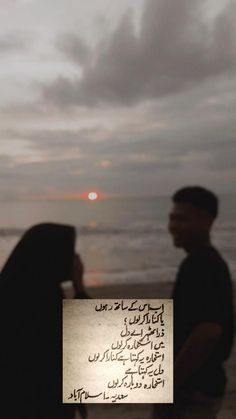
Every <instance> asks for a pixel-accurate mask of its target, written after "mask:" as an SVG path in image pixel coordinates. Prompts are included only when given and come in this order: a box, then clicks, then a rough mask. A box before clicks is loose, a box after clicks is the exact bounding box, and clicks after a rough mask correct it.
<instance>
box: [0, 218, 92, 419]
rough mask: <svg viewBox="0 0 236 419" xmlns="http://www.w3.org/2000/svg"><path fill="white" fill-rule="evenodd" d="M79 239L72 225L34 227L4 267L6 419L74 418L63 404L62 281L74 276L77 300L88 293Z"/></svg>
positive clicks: (0, 306) (0, 315)
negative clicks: (79, 254) (84, 284)
mask: <svg viewBox="0 0 236 419" xmlns="http://www.w3.org/2000/svg"><path fill="white" fill-rule="evenodd" d="M75 239H76V234H75V229H74V228H73V227H71V226H65V225H60V224H52V223H45V224H39V225H36V226H33V227H32V228H30V229H29V230H28V231H26V233H25V234H24V235H23V237H22V239H21V240H20V241H19V243H18V244H17V245H16V247H15V249H14V250H13V252H12V253H11V255H10V257H9V259H8V260H7V262H6V264H5V266H4V267H3V269H2V272H1V275H0V295H1V303H0V324H1V330H0V333H1V344H0V348H1V349H0V363H1V367H0V375H1V381H2V385H3V390H2V391H1V393H0V394H1V403H0V409H2V410H3V408H5V409H6V413H5V415H4V418H5V419H11V418H12V419H13V418H15V419H16V418H17V419H36V418H37V419H39V418H40V419H72V418H73V417H74V413H75V410H74V405H67V404H66V405H65V404H64V405H63V404H62V402H61V400H62V299H63V292H62V288H61V283H62V282H63V281H68V280H72V279H73V278H76V281H77V286H76V294H77V295H76V296H77V298H86V297H87V296H86V293H85V292H84V289H83V282H82V274H83V266H82V263H81V261H80V259H79V257H78V255H77V256H76V255H75ZM81 413H82V414H84V411H83V410H82V409H81Z"/></svg>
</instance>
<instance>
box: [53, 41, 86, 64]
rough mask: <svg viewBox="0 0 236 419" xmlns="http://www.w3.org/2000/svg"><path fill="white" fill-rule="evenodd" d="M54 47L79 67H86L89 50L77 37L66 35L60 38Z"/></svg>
mask: <svg viewBox="0 0 236 419" xmlns="http://www.w3.org/2000/svg"><path fill="white" fill-rule="evenodd" d="M56 46H57V48H58V49H59V51H61V52H62V53H63V54H64V55H65V56H67V57H68V58H69V59H71V60H72V61H74V62H75V63H77V64H80V65H86V64H88V63H89V61H90V59H91V53H92V52H91V49H90V48H89V46H88V45H86V43H85V42H84V41H82V40H81V39H80V38H78V36H76V35H74V34H72V33H68V34H65V35H63V36H60V37H59V38H58V39H57V41H56Z"/></svg>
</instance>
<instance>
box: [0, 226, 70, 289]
mask: <svg viewBox="0 0 236 419" xmlns="http://www.w3.org/2000/svg"><path fill="white" fill-rule="evenodd" d="M75 237H76V234H75V229H74V227H72V226H67V225H61V224H54V223H43V224H38V225H35V226H33V227H31V228H30V229H29V230H27V231H26V232H25V234H24V235H23V237H22V238H21V240H20V241H19V242H18V244H17V245H16V247H15V248H14V250H13V251H12V253H11V255H10V256H9V258H8V260H7V262H6V263H5V265H4V267H3V269H2V272H1V276H0V284H1V285H0V286H7V287H10V288H11V289H12V287H15V286H19V287H20V288H25V287H28V286H33V287H35V288H40V287H46V288H49V287H52V286H55V285H58V284H59V283H60V282H62V281H66V280H68V279H69V278H70V276H71V273H72V266H73V257H74V247H75Z"/></svg>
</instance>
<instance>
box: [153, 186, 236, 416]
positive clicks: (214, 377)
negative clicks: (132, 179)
mask: <svg viewBox="0 0 236 419" xmlns="http://www.w3.org/2000/svg"><path fill="white" fill-rule="evenodd" d="M172 199H173V204H174V205H173V209H172V211H171V213H170V216H169V231H170V234H171V235H172V237H173V242H174V245H175V246H176V247H180V248H183V249H184V250H185V252H186V253H187V257H186V258H185V259H184V261H183V262H182V264H181V266H180V268H179V272H178V274H177V278H176V282H175V286H174V290H173V295H172V298H173V299H174V356H175V360H174V394H175V402H174V404H173V405H162V406H160V405H156V406H155V408H154V418H158V419H159V418H160V419H161V418H168V419H171V418H175V419H177V418H178V419H180V418H181V419H197V418H198V419H200V418H201V419H213V418H216V414H217V412H218V411H219V409H220V405H221V400H222V397H223V395H224V391H225V383H226V379H225V373H224V369H223V362H224V361H225V360H226V359H227V358H228V357H229V354H230V350H231V347H232V343H233V334H234V327H233V293H232V283H231V279H230V274H229V271H228V268H227V265H226V263H225V261H224V260H223V258H222V257H221V256H220V254H219V252H218V251H217V250H216V249H215V248H214V247H213V246H212V245H211V239H210V231H211V228H212V224H213V222H214V220H215V218H216V216H217V213H218V200H217V197H216V196H215V195H214V194H213V193H212V192H210V191H208V190H207V189H204V188H202V187H198V186H196V187H185V188H182V189H180V190H179V191H177V192H176V193H175V194H174V196H173V198H172Z"/></svg>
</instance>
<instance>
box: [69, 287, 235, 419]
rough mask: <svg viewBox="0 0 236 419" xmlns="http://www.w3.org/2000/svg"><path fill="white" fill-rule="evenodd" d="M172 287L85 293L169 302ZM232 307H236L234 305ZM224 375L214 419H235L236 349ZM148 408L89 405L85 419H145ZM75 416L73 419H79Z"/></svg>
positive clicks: (133, 405)
mask: <svg viewBox="0 0 236 419" xmlns="http://www.w3.org/2000/svg"><path fill="white" fill-rule="evenodd" d="M172 286H173V284H172V283H152V284H150V283H148V284H137V285H134V284H132V285H125V286H123V285H122V286H119V285H113V286H103V287H90V288H87V292H88V294H89V296H90V297H92V298H103V299H106V298H114V299H118V298H132V299H133V298H170V295H171V290H172ZM234 301H235V302H236V284H235V283H234ZM235 305H236V304H235ZM225 368H226V372H227V377H228V383H227V388H226V394H225V397H224V400H223V406H222V409H221V412H220V414H219V415H218V419H235V418H236V345H235V344H234V348H233V351H232V353H231V357H230V359H229V360H228V361H227V363H226V365H225ZM151 411H152V405H150V404H119V405H118V404H116V405H110V404H106V405H104V404H96V405H94V404H90V405H88V419H100V418H102V419H109V418H110V419H118V418H122V419H149V418H151ZM79 418H80V416H79V414H78V415H77V418H76V419H79Z"/></svg>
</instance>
